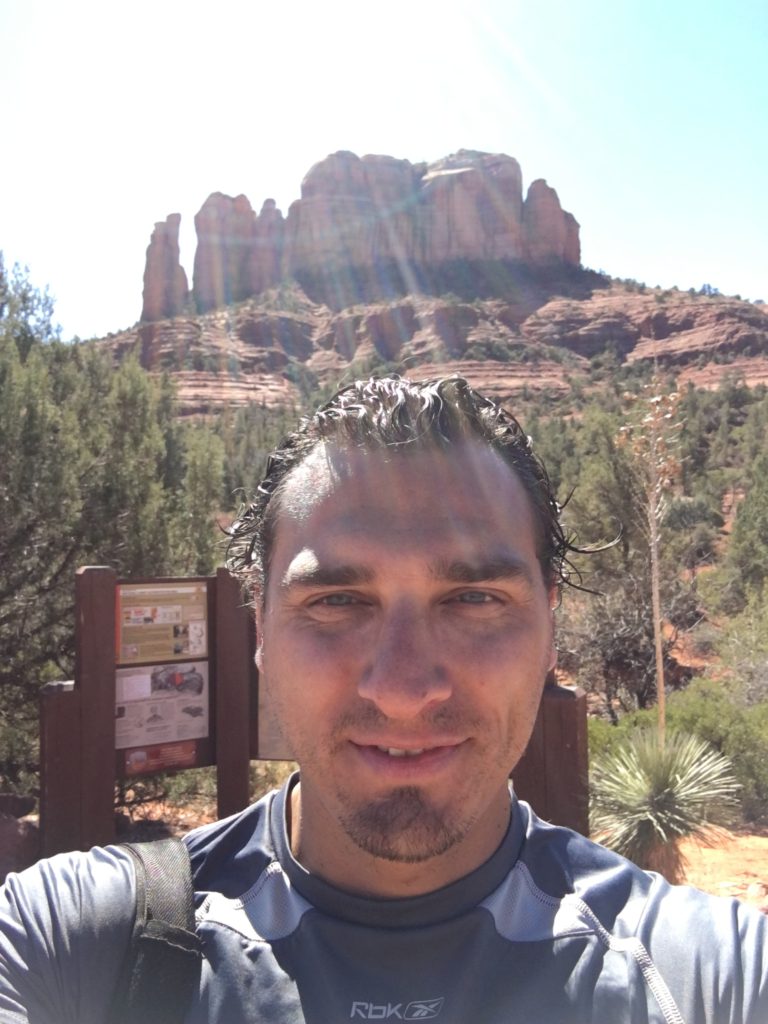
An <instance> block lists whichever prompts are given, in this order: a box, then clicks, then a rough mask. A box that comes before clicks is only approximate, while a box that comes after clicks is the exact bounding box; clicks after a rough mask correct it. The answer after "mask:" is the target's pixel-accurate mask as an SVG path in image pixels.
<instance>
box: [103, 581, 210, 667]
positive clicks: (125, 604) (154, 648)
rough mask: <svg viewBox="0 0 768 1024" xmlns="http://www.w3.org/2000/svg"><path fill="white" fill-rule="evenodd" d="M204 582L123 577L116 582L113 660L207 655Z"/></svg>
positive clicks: (121, 662) (128, 661) (131, 661)
mask: <svg viewBox="0 0 768 1024" xmlns="http://www.w3.org/2000/svg"><path fill="white" fill-rule="evenodd" d="M207 620H208V602H207V585H206V583H204V582H193V583H183V582H178V583H121V584H119V585H118V587H117V633H118V635H117V663H118V665H129V664H136V663H139V662H145V663H146V662H153V661H155V662H160V661H173V660H177V659H181V658H206V657H207V656H208V621H207Z"/></svg>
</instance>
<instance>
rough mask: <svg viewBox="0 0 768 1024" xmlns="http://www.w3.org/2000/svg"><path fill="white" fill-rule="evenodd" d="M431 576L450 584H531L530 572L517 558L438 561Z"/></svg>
mask: <svg viewBox="0 0 768 1024" xmlns="http://www.w3.org/2000/svg"><path fill="white" fill-rule="evenodd" d="M431 571H432V576H433V577H434V578H435V579H438V580H447V581H448V582H450V583H485V582H488V583H491V582H493V581H494V580H521V581H523V582H524V583H528V584H531V583H532V582H533V580H532V578H531V570H530V568H529V567H528V565H527V564H526V563H525V562H524V561H522V560H521V559H519V558H515V557H512V556H502V557H499V558H491V559H484V560H483V561H478V562H466V561H461V560H456V561H451V562H447V561H438V562H436V563H435V564H434V565H433V566H432V570H431Z"/></svg>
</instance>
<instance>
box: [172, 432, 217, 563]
mask: <svg viewBox="0 0 768 1024" xmlns="http://www.w3.org/2000/svg"><path fill="white" fill-rule="evenodd" d="M223 479H224V444H223V442H222V441H221V439H220V438H219V437H218V436H217V435H216V434H214V433H213V432H212V431H211V430H210V428H208V427H196V428H194V429H192V430H191V431H190V432H189V433H188V435H187V440H186V471H185V473H184V480H183V486H182V488H181V490H180V492H179V497H180V502H179V503H180V508H181V518H180V520H179V522H178V540H177V544H178V556H177V564H178V565H179V566H180V567H181V570H182V571H183V572H185V573H190V574H192V575H196V576H197V575H205V574H207V573H210V572H212V571H213V570H214V568H215V567H216V566H217V565H220V564H221V562H222V555H223V547H222V539H223V535H222V533H221V531H220V530H218V529H217V523H216V513H217V512H218V511H219V510H220V509H221V504H222V484H223Z"/></svg>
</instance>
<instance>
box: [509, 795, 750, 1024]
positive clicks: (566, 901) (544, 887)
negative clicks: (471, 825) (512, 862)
mask: <svg viewBox="0 0 768 1024" xmlns="http://www.w3.org/2000/svg"><path fill="white" fill-rule="evenodd" d="M521 813H522V814H523V816H524V818H525V819H526V839H525V842H524V844H523V847H522V850H521V855H520V859H519V862H518V865H517V866H516V867H517V868H519V870H520V871H521V872H522V873H523V874H524V876H525V878H526V879H527V881H528V887H529V888H530V889H531V891H533V892H535V893H536V898H535V899H534V898H532V899H531V902H532V903H534V902H538V903H539V904H541V903H542V902H544V903H547V904H548V906H549V907H550V910H551V920H552V925H553V932H552V934H553V936H554V933H555V932H557V931H560V932H561V933H565V932H566V931H567V932H568V933H569V934H577V933H578V934H581V935H587V934H591V935H592V936H593V938H594V940H596V941H597V943H598V946H599V947H600V948H601V949H602V950H603V951H604V954H605V955H606V956H607V955H609V954H610V955H620V956H622V957H626V958H628V959H629V960H630V961H632V962H633V963H634V964H635V966H636V969H637V970H638V971H639V975H638V977H639V976H642V977H643V978H644V983H646V984H649V985H650V986H651V988H654V987H655V988H656V990H660V989H661V988H662V987H663V989H664V990H667V989H669V991H671V992H672V993H673V994H674V996H675V999H676V1000H677V1002H678V1004H679V1005H680V1007H681V1009H683V1008H685V1010H686V1013H684V1017H685V1019H689V1018H690V1019H692V1020H714V1019H717V1020H720V1019H729V1020H733V1021H742V1020H743V1021H758V1020H759V1021H763V1020H767V1019H768V918H766V917H765V915H763V914H761V913H760V912H759V911H758V910H756V909H755V908H752V907H749V906H747V905H745V904H743V903H740V902H739V901H738V900H733V899H723V898H720V897H716V896H710V895H708V894H706V893H703V892H700V891H699V890H697V889H694V888H692V887H690V886H675V885H670V884H669V883H668V882H666V881H665V880H664V879H663V878H662V877H661V876H659V875H657V874H655V873H653V872H646V871H642V870H641V869H640V868H638V867H637V866H636V865H634V864H632V863H631V862H630V861H627V860H625V859H624V858H623V857H620V856H618V854H615V853H613V852H612V851H610V850H607V849H606V848H605V847H602V846H600V845H599V844H597V843H594V842H591V841H590V840H588V839H586V838H585V837H584V836H581V835H578V834H577V833H574V832H571V831H569V830H568V829H563V828H557V827H553V826H551V825H547V824H545V823H543V822H541V821H539V820H538V819H537V818H536V816H535V815H534V814H533V813H532V812H531V811H530V808H527V807H526V806H525V805H523V806H522V808H521ZM713 1007H716V1008H718V1009H717V1010H716V1012H715V1016H712V1008H713ZM726 1007H728V1008H729V1010H731V1011H732V1014H733V1015H732V1016H731V1017H728V1018H725V1017H721V1016H718V1015H717V1014H719V1013H721V1012H724V1008H726Z"/></svg>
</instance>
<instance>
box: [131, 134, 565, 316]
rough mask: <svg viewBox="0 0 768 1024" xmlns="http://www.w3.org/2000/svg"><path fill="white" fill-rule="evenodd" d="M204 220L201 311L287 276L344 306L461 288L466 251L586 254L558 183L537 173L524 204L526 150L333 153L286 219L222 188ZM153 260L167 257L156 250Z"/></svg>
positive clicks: (150, 302)
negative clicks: (457, 270)
mask: <svg viewBox="0 0 768 1024" xmlns="http://www.w3.org/2000/svg"><path fill="white" fill-rule="evenodd" d="M169 220H170V218H169ZM177 227H178V225H177ZM195 227H196V230H197V235H198V246H197V252H196V255H195V267H194V289H193V290H194V297H195V302H196V304H197V308H198V310H199V311H201V312H204V311H206V310H210V309H215V308H218V307H221V306H224V305H228V304H230V303H233V302H239V301H242V300H243V299H245V298H248V297H250V296H253V295H258V294H260V293H261V292H262V291H264V290H265V289H266V288H269V287H271V286H272V285H274V284H276V283H277V282H278V281H280V280H281V278H283V277H296V278H297V279H298V280H299V281H300V282H301V283H302V285H303V287H304V288H305V289H306V290H307V293H308V294H310V295H311V296H312V298H313V299H315V300H317V301H323V302H329V303H330V304H331V305H332V306H333V307H334V308H335V309H342V308H344V307H345V306H348V305H350V304H353V303H354V302H357V301H361V300H365V299H366V298H384V297H387V296H392V295H402V294H403V293H404V292H411V293H413V292H417V291H419V290H422V289H423V288H425V289H426V290H429V289H431V288H433V287H434V288H436V289H437V290H440V288H443V290H451V286H450V285H449V286H448V287H447V289H446V288H445V282H444V281H443V276H444V272H445V270H446V268H447V267H449V266H455V265H456V264H457V263H461V262H462V261H467V262H468V263H475V264H483V263H485V262H486V261H492V260H503V261H523V262H528V263H532V264H534V265H547V264H550V263H558V262H564V263H567V264H572V265H574V266H578V265H579V259H580V251H579V225H578V224H577V222H576V220H575V219H574V218H573V217H572V216H571V214H569V213H565V212H564V211H563V210H562V209H561V207H560V202H559V200H558V198H557V193H556V192H555V191H554V189H551V188H549V187H548V186H547V184H546V182H544V181H542V180H538V181H535V182H534V183H533V184H532V185H531V187H530V189H529V192H528V196H527V198H526V200H525V203H523V198H522V175H521V172H520V166H519V164H518V163H517V161H516V160H514V159H513V158H512V157H509V156H504V155H503V154H491V153H476V152H472V151H469V150H459V151H458V152H457V153H454V154H453V155H451V156H448V157H445V158H444V159H442V160H438V161H436V162H435V163H432V164H430V165H427V164H424V163H420V164H412V163H410V161H408V160H396V159H395V158H393V157H389V156H375V155H368V156H364V157H362V158H361V157H358V156H356V155H355V154H354V153H349V152H338V153H333V154H331V155H330V156H328V157H326V158H325V159H324V160H321V161H320V162H319V163H317V164H315V165H314V166H313V167H312V168H311V169H310V171H309V173H308V174H307V175H306V177H305V178H304V181H303V182H302V185H301V198H300V199H297V200H296V201H295V202H294V203H292V204H291V207H290V210H289V211H288V217H287V218H286V219H285V220H284V219H283V216H282V214H281V213H280V211H279V210H278V209H277V208H276V206H275V203H274V201H273V200H271V199H268V200H267V201H266V202H265V203H264V206H263V207H262V210H261V213H260V214H259V216H258V217H256V216H255V214H254V212H253V210H252V208H251V205H250V203H249V202H248V200H247V199H246V197H245V196H242V195H241V196H237V198H232V197H231V196H225V195H222V194H221V193H220V192H216V193H214V194H213V195H211V196H209V197H208V199H207V200H206V201H205V203H204V204H203V207H202V209H201V210H200V212H199V213H198V214H197V216H196V217H195ZM153 238H154V236H153ZM159 246H160V240H158V249H157V252H158V254H159V253H160V251H161V250H160V248H159ZM150 249H151V247H150ZM149 257H150V251H148V263H147V267H148V270H147V273H148V274H149V279H150V280H152V281H154V280H155V278H157V279H158V280H161V279H162V280H164V278H163V277H162V275H158V274H157V273H156V272H155V271H154V270H153V271H152V274H150V259H149ZM152 259H153V260H154V261H155V262H157V261H158V260H160V261H161V262H162V260H161V257H160V255H155V250H152ZM163 265H164V264H163ZM175 265H176V266H177V265H178V257H177V256H176V264H175ZM153 267H154V263H153ZM441 267H442V268H443V270H442V271H441V270H440V268H441ZM179 269H180V268H179ZM166 276H167V275H166ZM145 291H146V296H147V297H146V298H145V311H148V312H149V313H150V314H151V317H152V318H157V317H158V316H160V315H161V312H160V311H161V310H162V311H165V310H166V309H170V308H171V305H169V304H168V303H164V302H163V301H160V300H159V299H157V298H156V291H157V289H156V288H155V290H150V289H148V288H145ZM174 295H175V293H174ZM173 308H174V309H175V308H177V307H173ZM162 315H168V314H167V313H165V312H162Z"/></svg>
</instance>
